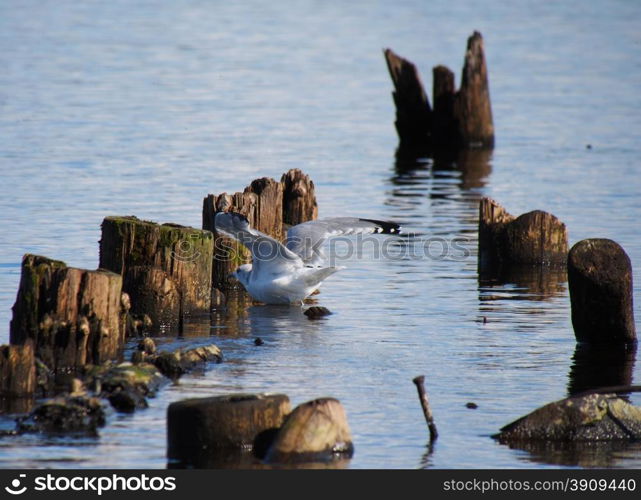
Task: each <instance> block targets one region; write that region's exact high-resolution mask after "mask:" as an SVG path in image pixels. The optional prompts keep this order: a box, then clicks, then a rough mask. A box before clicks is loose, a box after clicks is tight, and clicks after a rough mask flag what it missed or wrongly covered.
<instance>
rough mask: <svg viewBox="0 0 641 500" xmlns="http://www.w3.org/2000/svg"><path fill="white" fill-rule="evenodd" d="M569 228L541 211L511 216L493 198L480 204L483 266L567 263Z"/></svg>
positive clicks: (480, 262) (481, 263) (481, 260)
mask: <svg viewBox="0 0 641 500" xmlns="http://www.w3.org/2000/svg"><path fill="white" fill-rule="evenodd" d="M567 240H568V238H567V230H566V228H565V224H563V223H562V222H561V221H560V220H559V219H557V218H556V217H555V216H554V215H552V214H549V213H547V212H543V211H541V210H535V211H532V212H528V213H526V214H523V215H521V216H519V217H514V216H512V215H510V214H509V213H508V212H507V211H506V210H505V209H504V208H503V207H502V206H501V205H499V204H498V203H497V202H496V201H494V200H492V199H490V198H483V199H482V200H481V203H480V205H479V254H478V258H479V265H480V266H481V267H483V266H498V265H504V264H508V265H509V264H555V265H565V261H566V259H567V253H568V243H567Z"/></svg>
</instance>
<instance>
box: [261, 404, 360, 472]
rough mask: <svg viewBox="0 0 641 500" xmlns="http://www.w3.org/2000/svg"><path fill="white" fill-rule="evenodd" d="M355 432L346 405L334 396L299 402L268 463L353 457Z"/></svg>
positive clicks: (280, 432) (269, 454)
mask: <svg viewBox="0 0 641 500" xmlns="http://www.w3.org/2000/svg"><path fill="white" fill-rule="evenodd" d="M353 453H354V445H353V444H352V435H351V432H350V429H349V425H348V424H347V416H346V415H345V410H344V409H343V406H342V405H341V404H340V402H339V401H338V400H337V399H334V398H319V399H315V400H313V401H309V402H307V403H303V404H301V405H298V406H297V407H296V408H295V409H294V411H293V412H292V413H291V414H290V415H288V416H287V418H286V420H285V422H284V423H283V425H282V427H281V428H280V429H279V430H278V432H277V433H276V436H275V437H274V440H273V442H272V444H271V446H270V447H269V449H268V451H267V456H266V457H265V459H266V461H267V462H268V463H292V462H299V463H300V462H317V461H323V462H326V461H331V460H335V459H337V458H350V457H351V456H352V454H353Z"/></svg>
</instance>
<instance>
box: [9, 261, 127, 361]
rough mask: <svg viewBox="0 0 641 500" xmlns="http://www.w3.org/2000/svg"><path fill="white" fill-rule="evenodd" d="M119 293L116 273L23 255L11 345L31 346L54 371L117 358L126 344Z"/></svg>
mask: <svg viewBox="0 0 641 500" xmlns="http://www.w3.org/2000/svg"><path fill="white" fill-rule="evenodd" d="M121 288H122V278H121V277H120V275H118V274H114V273H112V272H109V271H106V270H103V269H99V270H97V271H88V270H86V269H77V268H74V267H67V265H66V264H65V263H64V262H61V261H57V260H52V259H48V258H46V257H40V256H37V255H31V254H27V255H25V256H24V258H23V260H22V274H21V277H20V287H19V289H18V295H17V298H16V302H15V304H14V306H13V319H12V320H11V327H10V340H11V344H14V345H24V344H26V342H27V341H28V340H31V341H33V345H34V349H35V356H36V357H38V358H40V359H41V360H42V361H43V362H44V363H45V364H46V365H47V366H49V368H51V369H53V370H54V371H60V370H73V369H77V368H79V367H81V366H84V365H85V364H87V363H101V362H103V361H107V360H110V359H115V358H117V357H118V356H119V355H120V352H121V349H122V347H123V344H124V319H123V315H122V314H121Z"/></svg>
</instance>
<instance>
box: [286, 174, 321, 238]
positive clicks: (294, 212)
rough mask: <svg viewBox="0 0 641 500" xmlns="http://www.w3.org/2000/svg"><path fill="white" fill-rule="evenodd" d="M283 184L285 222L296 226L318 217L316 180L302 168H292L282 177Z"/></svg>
mask: <svg viewBox="0 0 641 500" xmlns="http://www.w3.org/2000/svg"><path fill="white" fill-rule="evenodd" d="M280 182H281V184H282V185H283V224H286V225H289V226H295V225H297V224H300V223H302V222H307V221H310V220H315V219H316V218H317V217H318V204H317V203H316V193H315V190H314V182H313V181H312V180H311V179H310V178H309V176H308V175H306V174H305V173H303V171H302V170H299V169H297V168H294V169H291V170H289V171H288V172H286V173H284V174H283V176H282V177H281V179H280Z"/></svg>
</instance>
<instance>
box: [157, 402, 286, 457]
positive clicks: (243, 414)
mask: <svg viewBox="0 0 641 500" xmlns="http://www.w3.org/2000/svg"><path fill="white" fill-rule="evenodd" d="M290 411H291V407H290V404H289V398H288V397H287V396H285V395H282V394H271V395H266V394H232V395H226V396H215V397H209V398H195V399H186V400H182V401H177V402H174V403H171V404H170V405H169V407H168V410H167V446H168V447H167V456H168V457H169V459H170V460H172V461H176V462H180V463H182V464H185V465H190V464H192V465H195V466H198V463H201V462H208V460H207V458H208V456H211V455H216V454H220V453H230V452H234V451H249V452H251V450H252V448H253V446H254V440H255V439H256V437H257V436H259V435H260V434H261V433H263V432H265V431H268V430H270V429H274V428H278V427H280V426H281V425H282V423H283V420H284V418H285V416H286V415H287V414H288V413H289V412H290Z"/></svg>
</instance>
